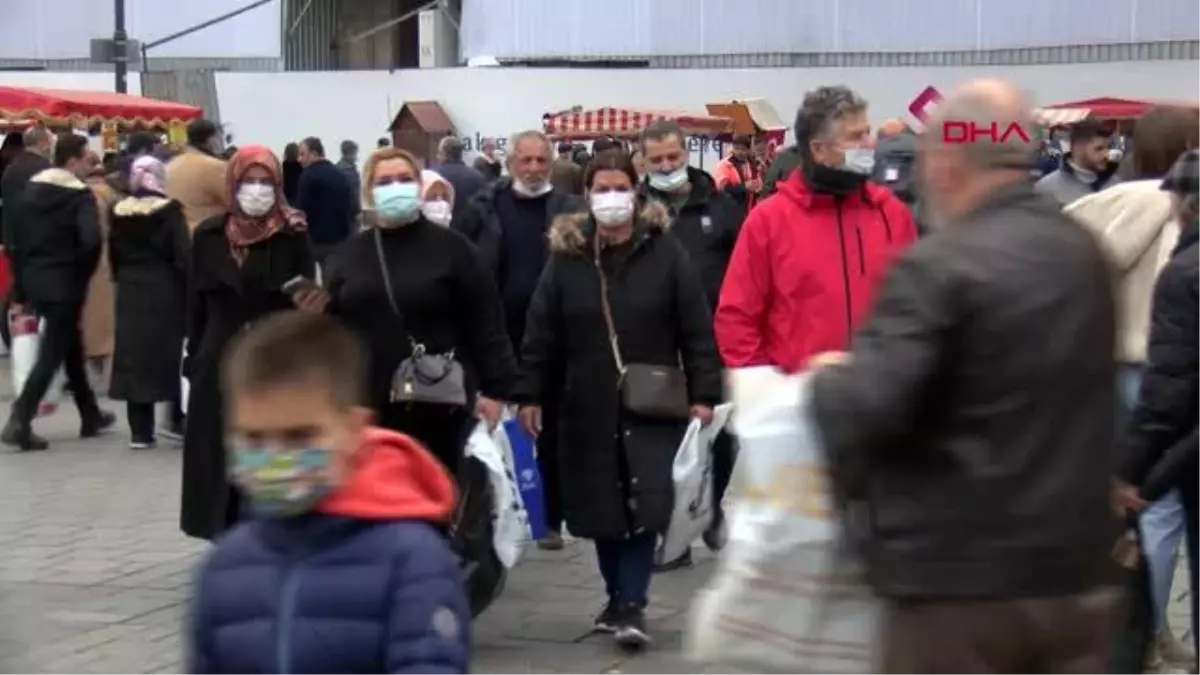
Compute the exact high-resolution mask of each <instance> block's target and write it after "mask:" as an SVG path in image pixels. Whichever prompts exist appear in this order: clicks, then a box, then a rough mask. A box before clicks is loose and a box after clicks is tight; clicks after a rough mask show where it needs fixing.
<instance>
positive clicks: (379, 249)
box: [374, 228, 400, 316]
mask: <svg viewBox="0 0 1200 675" xmlns="http://www.w3.org/2000/svg"><path fill="white" fill-rule="evenodd" d="M374 235H375V255H376V257H378V258H379V275H380V276H381V277H383V290H384V291H385V292H386V293H387V299H388V304H389V305H391V306H392V312H393V313H395V315H396V316H400V307H399V305H397V304H396V296H395V292H394V291H393V290H392V275H391V274H389V273H388V267H387V256H385V255H384V254H383V236H382V235H380V234H379V228H375V230H374Z"/></svg>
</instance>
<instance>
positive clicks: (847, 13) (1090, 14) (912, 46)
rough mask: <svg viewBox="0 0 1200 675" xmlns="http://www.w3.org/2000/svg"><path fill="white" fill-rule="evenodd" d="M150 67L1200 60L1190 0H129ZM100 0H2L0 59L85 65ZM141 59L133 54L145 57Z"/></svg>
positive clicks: (50, 66)
mask: <svg viewBox="0 0 1200 675" xmlns="http://www.w3.org/2000/svg"><path fill="white" fill-rule="evenodd" d="M124 1H125V5H126V15H127V18H126V24H127V32H128V33H129V36H130V37H131V38H132V39H136V40H139V41H141V42H142V43H146V44H151V43H154V42H155V41H158V40H161V39H162V38H164V37H167V36H171V35H172V34H175V33H178V32H180V31H183V30H186V29H187V28H189V27H193V26H195V25H197V24H200V23H202V22H205V21H207V20H209V19H212V18H214V17H217V16H220V15H223V14H226V13H229V12H234V11H237V10H238V9H240V8H244V7H247V6H249V5H251V4H253V5H256V6H255V8H254V9H251V10H249V11H246V12H244V13H243V14H240V15H238V16H237V17H235V18H232V19H230V20H228V21H224V22H221V23H219V24H216V25H214V26H212V27H209V28H206V29H204V30H200V31H197V32H195V33H192V34H190V35H186V36H184V37H180V38H178V39H174V40H171V41H170V42H167V43H164V44H161V45H158V46H155V47H154V48H152V49H150V50H148V52H147V57H148V60H147V63H146V64H145V65H144V68H145V70H147V71H150V72H154V71H177V70H215V71H260V72H261V71H279V70H290V71H302V70H376V69H400V68H417V67H453V66H458V65H463V64H466V63H467V62H468V61H469V60H471V59H479V58H485V59H486V58H494V59H496V60H497V61H498V62H499V63H501V64H503V65H526V66H587V67H597V66H604V67H631V68H637V67H647V68H730V67H738V68H743V67H744V68H756V67H877V66H914V67H931V66H932V67H936V66H964V65H1010V64H1011V65H1024V64H1064V63H1096V62H1106V61H1139V60H1164V59H1171V60H1179V59H1197V58H1200V47H1198V45H1200V42H1198V40H1200V3H1197V2H1196V0H1152V1H1151V0H1055V1H1054V2H1046V1H1045V0H820V1H818V2H802V1H799V0H604V1H603V2H596V0H263V1H262V2H252V0H206V1H205V2H192V1H189V2H170V1H165V0H124ZM113 15H114V11H113V2H112V1H110V0H0V68H2V69H38V70H53V71H86V70H102V69H107V68H110V67H111V66H108V65H106V64H95V63H91V62H90V60H89V42H90V40H92V39H95V38H104V37H109V36H111V34H112V29H113ZM142 67H143V66H139V68H142Z"/></svg>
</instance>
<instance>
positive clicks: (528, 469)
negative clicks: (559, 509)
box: [504, 419, 546, 540]
mask: <svg viewBox="0 0 1200 675" xmlns="http://www.w3.org/2000/svg"><path fill="white" fill-rule="evenodd" d="M504 431H505V432H506V433H508V442H509V445H511V446H512V455H513V456H512V466H513V473H515V474H516V479H517V491H518V492H520V494H521V502H522V503H523V505H524V506H525V512H526V513H528V514H529V533H530V534H531V535H532V536H533V538H534V539H535V540H536V539H541V538H542V537H545V536H546V506H545V502H544V501H543V498H542V474H541V473H540V472H539V471H538V464H537V455H536V454H535V451H534V440H533V437H532V436H530V435H529V434H527V433H525V430H524V429H522V428H521V423H520V422H519V421H517V420H515V419H511V420H507V421H505V422H504Z"/></svg>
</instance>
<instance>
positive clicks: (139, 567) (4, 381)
mask: <svg viewBox="0 0 1200 675" xmlns="http://www.w3.org/2000/svg"><path fill="white" fill-rule="evenodd" d="M8 372H9V367H8V363H7V361H6V360H4V359H0V400H7V401H10V400H11V395H8V396H7V398H6V392H7V391H8V389H9V384H8ZM109 407H111V408H113V409H118V406H117V405H115V404H109ZM7 414H8V404H7V403H0V415H4V416H7ZM36 426H37V430H38V432H39V433H42V434H43V435H45V436H46V437H47V439H48V440H49V441H50V442H51V444H52V445H51V448H50V450H48V451H46V452H39V453H25V454H14V453H9V452H7V451H5V450H3V449H0V485H2V486H3V489H0V672H27V673H33V672H38V673H63V672H70V673H116V672H120V673H133V672H137V673H172V672H181V671H182V669H183V667H184V663H183V659H184V640H185V638H186V636H185V635H184V634H183V630H184V621H185V617H186V614H187V602H188V598H189V593H190V584H191V580H192V575H193V568H194V565H195V563H196V561H197V560H199V558H200V556H201V555H202V554H203V552H204V551H205V550H206V548H207V544H206V543H205V542H200V541H195V540H191V539H188V538H186V537H184V536H183V535H182V534H180V533H179V529H178V508H179V482H180V481H179V473H180V464H181V453H180V451H179V449H178V448H177V447H170V446H168V447H163V448H160V449H156V450H153V451H145V452H131V451H130V450H129V449H128V448H127V439H126V438H125V437H124V433H125V432H124V423H123V421H122V424H121V431H120V432H115V433H113V434H110V435H107V436H104V437H101V438H99V439H93V440H91V441H87V442H85V441H81V440H80V439H79V438H78V419H77V418H76V417H75V416H74V411H73V410H72V409H70V406H67V407H66V408H64V409H63V410H62V411H60V412H59V413H58V414H56V415H55V416H54V417H51V418H49V419H44V420H39V421H38V422H37V425H36ZM594 555H595V554H594V549H593V547H592V546H591V544H590V543H589V542H586V541H573V542H570V543H569V544H568V546H567V548H566V549H565V550H563V551H541V550H539V549H537V548H536V547H535V546H534V545H533V544H532V543H530V544H528V545H527V546H526V549H525V554H524V557H523V558H522V561H521V563H520V564H519V565H518V566H517V568H516V569H514V570H512V572H511V574H510V576H509V580H508V584H507V586H506V589H505V592H504V595H503V596H502V597H501V598H500V599H499V600H498V601H497V602H496V604H495V605H494V606H493V607H492V608H490V609H489V610H488V612H486V613H485V614H484V615H483V616H482V617H480V618H479V619H477V620H476V621H475V623H474V624H473V625H472V627H471V628H472V637H473V640H474V651H473V655H472V669H473V670H474V671H477V672H491V673H529V672H540V673H568V672H576V673H685V672H686V673H717V672H730V671H729V669H727V668H723V667H699V668H697V667H696V666H694V665H693V664H689V663H687V662H686V661H685V660H684V659H683V658H682V656H681V654H680V645H681V643H682V634H683V630H684V626H685V623H686V618H687V607H688V603H689V601H690V598H691V596H692V594H693V593H694V591H695V589H696V588H698V587H699V586H700V585H701V584H703V583H704V581H705V580H706V579H707V578H708V576H709V575H710V574H712V572H713V569H714V565H713V558H712V556H711V555H710V554H708V553H707V552H704V551H702V550H700V549H697V550H696V551H695V560H696V564H695V566H694V567H692V568H690V569H685V570H679V571H676V572H672V573H670V574H665V575H656V576H655V578H654V584H653V586H652V588H651V594H650V595H651V606H650V608H649V609H648V611H647V622H648V625H649V627H650V629H651V632H652V633H653V634H654V637H655V644H654V647H653V648H652V649H650V650H649V651H647V652H645V653H642V654H637V655H630V654H626V653H623V652H621V651H620V650H618V649H617V648H616V647H615V646H614V645H613V644H612V643H611V638H609V637H607V636H601V635H594V634H593V635H589V631H590V628H591V621H592V619H593V617H594V615H595V613H596V612H598V611H599V610H600V607H601V605H602V604H603V601H604V597H603V596H604V592H603V584H602V583H601V581H600V577H599V574H598V573H597V571H596V567H595V562H594ZM1175 588H1176V595H1177V598H1176V599H1175V602H1174V603H1173V604H1172V607H1171V611H1170V614H1169V616H1170V620H1171V622H1172V626H1173V627H1175V628H1176V632H1179V633H1183V632H1184V631H1185V630H1186V628H1187V626H1188V625H1189V618H1188V612H1189V609H1188V604H1187V594H1186V589H1187V581H1186V574H1181V575H1180V576H1179V577H1178V579H1177V582H1176V586H1175Z"/></svg>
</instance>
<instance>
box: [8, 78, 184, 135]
mask: <svg viewBox="0 0 1200 675" xmlns="http://www.w3.org/2000/svg"><path fill="white" fill-rule="evenodd" d="M203 114H204V110H203V109H201V108H198V107H196V106H193V105H186V104H183V103H175V102H173V101H159V100H157V99H152V98H144V97H142V96H131V95H129V94H116V93H113V92H108V91H76V90H72V89H41V88H38V87H3V86H0V119H5V120H32V121H35V122H38V123H41V124H48V125H60V124H70V125H73V126H79V127H85V126H90V125H92V124H96V123H103V122H116V123H118V124H125V125H143V126H169V125H170V124H172V123H176V124H178V123H182V122H189V121H191V120H194V119H199V118H200V117H201V116H203Z"/></svg>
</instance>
